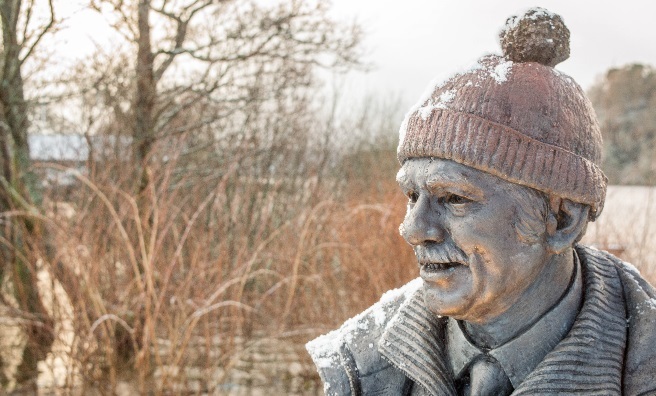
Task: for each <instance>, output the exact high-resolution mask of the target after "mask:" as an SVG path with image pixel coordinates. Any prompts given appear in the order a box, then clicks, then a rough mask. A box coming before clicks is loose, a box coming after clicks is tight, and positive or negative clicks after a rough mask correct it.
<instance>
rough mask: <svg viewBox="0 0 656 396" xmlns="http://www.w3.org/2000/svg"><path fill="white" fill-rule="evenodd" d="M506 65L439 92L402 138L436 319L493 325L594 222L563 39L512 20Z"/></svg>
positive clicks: (588, 129)
mask: <svg viewBox="0 0 656 396" xmlns="http://www.w3.org/2000/svg"><path fill="white" fill-rule="evenodd" d="M501 45H502V48H503V50H504V56H495V55H488V56H484V57H483V58H481V59H479V61H478V62H477V63H476V64H475V65H474V66H473V67H471V68H470V69H469V70H467V71H464V72H462V73H458V74H455V75H454V76H452V77H451V78H450V79H448V80H446V81H444V82H442V83H440V84H438V85H436V86H435V87H433V88H432V89H431V91H430V96H427V97H426V98H424V99H422V100H421V101H420V102H419V103H418V104H417V105H416V106H415V107H414V108H413V109H412V110H411V111H410V112H409V113H408V115H407V116H406V119H405V120H404V122H403V125H402V126H401V130H400V141H399V147H398V158H399V161H400V163H401V165H402V166H401V170H400V171H399V174H398V176H397V179H398V181H399V184H400V186H401V188H402V190H403V191H404V192H405V193H406V195H407V196H408V199H409V203H408V209H407V214H406V217H405V220H404V221H403V224H402V225H401V234H402V236H403V237H404V238H405V239H406V240H407V241H408V242H409V243H410V244H411V245H412V246H413V247H414V249H415V253H416V255H417V258H418V261H419V264H420V273H421V276H422V277H423V278H424V280H425V299H426V303H427V306H428V307H429V309H431V310H432V311H433V312H434V313H436V314H439V315H449V316H453V317H456V318H458V319H464V320H468V321H474V322H484V321H487V320H491V319H493V318H495V317H497V316H499V315H500V314H502V313H503V312H504V311H506V310H508V309H509V308H510V307H511V306H513V305H516V304H517V303H518V300H519V298H520V297H521V296H522V295H525V292H526V290H528V289H530V288H531V287H533V285H534V284H536V283H537V282H542V283H544V282H548V279H544V277H549V276H552V275H553V274H552V273H551V272H550V271H549V268H548V266H549V263H550V262H552V261H553V260H552V259H553V257H557V256H563V255H571V254H572V247H573V245H574V244H575V243H576V242H577V241H578V240H579V239H580V237H581V236H582V235H583V233H584V232H585V228H586V224H587V222H588V221H593V220H594V219H596V218H597V216H598V215H599V214H600V212H601V210H602V208H603V203H604V198H605V192H606V177H605V176H604V174H603V173H602V171H601V169H600V168H599V163H600V157H601V134H600V131H599V126H598V124H597V121H596V117H595V114H594V111H593V109H592V106H591V104H590V102H589V100H588V99H587V98H586V96H585V94H584V92H583V90H582V89H581V87H580V86H579V85H578V84H577V83H576V82H575V81H574V80H573V79H572V78H571V77H569V76H567V75H565V74H563V73H561V72H559V71H557V70H555V69H554V68H553V66H555V65H556V64H557V63H559V62H561V61H563V60H564V59H567V57H568V56H569V31H568V30H567V27H566V26H565V25H564V24H563V22H562V19H561V18H560V17H559V16H557V15H554V14H551V13H549V12H548V11H546V10H543V9H531V10H529V11H527V12H526V13H525V14H524V15H522V16H519V17H512V18H510V19H509V20H508V21H507V23H506V27H505V28H504V30H503V31H502V32H501Z"/></svg>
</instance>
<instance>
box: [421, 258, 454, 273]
mask: <svg viewBox="0 0 656 396" xmlns="http://www.w3.org/2000/svg"><path fill="white" fill-rule="evenodd" d="M460 265H462V264H461V263H457V262H454V261H452V262H448V263H425V264H421V269H422V271H426V272H441V271H447V270H450V269H452V268H455V267H457V266H460Z"/></svg>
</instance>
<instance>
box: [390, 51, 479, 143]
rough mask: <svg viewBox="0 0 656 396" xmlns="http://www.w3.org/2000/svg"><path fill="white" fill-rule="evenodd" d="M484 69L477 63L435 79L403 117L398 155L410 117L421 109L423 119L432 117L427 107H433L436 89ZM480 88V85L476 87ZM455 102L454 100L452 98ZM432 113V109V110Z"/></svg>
mask: <svg viewBox="0 0 656 396" xmlns="http://www.w3.org/2000/svg"><path fill="white" fill-rule="evenodd" d="M481 69H484V66H483V65H481V64H480V62H478V60H477V61H475V62H473V63H471V64H470V65H469V66H468V67H467V68H465V69H464V70H462V71H460V72H457V73H455V74H451V75H441V76H439V77H437V78H434V79H433V80H432V81H431V82H430V84H428V86H427V87H426V89H425V90H424V93H423V94H422V95H421V96H420V97H419V100H418V101H417V102H416V103H415V104H414V106H412V107H411V108H410V110H408V112H407V113H406V114H405V117H403V121H402V122H401V126H400V127H399V145H398V147H397V150H396V152H397V154H398V153H399V152H400V150H401V145H402V144H403V141H404V140H405V134H406V132H407V131H408V123H409V122H410V117H411V116H412V115H413V114H414V113H415V112H417V111H418V110H420V109H421V113H420V116H421V117H422V119H424V120H426V118H428V115H430V112H429V110H428V108H426V106H432V96H433V92H435V90H436V89H439V88H441V87H443V86H444V85H446V83H447V82H449V81H451V80H452V79H454V78H457V77H459V76H461V75H463V74H467V73H473V72H475V71H476V70H481ZM476 86H478V84H477V85H476ZM451 100H453V98H451ZM430 111H432V109H430Z"/></svg>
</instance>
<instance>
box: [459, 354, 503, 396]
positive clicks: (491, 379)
mask: <svg viewBox="0 0 656 396" xmlns="http://www.w3.org/2000/svg"><path fill="white" fill-rule="evenodd" d="M512 391H513V386H512V384H511V383H510V380H509V379H508V376H507V375H506V373H505V372H504V371H503V368H502V367H501V364H499V362H498V361H497V360H496V359H495V358H493V357H492V356H488V355H479V356H477V357H476V358H475V359H474V360H472V362H471V363H470V364H469V368H468V370H466V373H465V375H463V376H462V377H461V378H460V380H459V381H458V392H459V394H461V395H463V396H506V395H509V394H510V393H511V392H512Z"/></svg>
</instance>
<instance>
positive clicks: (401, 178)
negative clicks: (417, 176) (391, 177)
mask: <svg viewBox="0 0 656 396" xmlns="http://www.w3.org/2000/svg"><path fill="white" fill-rule="evenodd" d="M396 182H397V183H398V184H399V187H401V189H402V190H414V189H415V188H416V186H415V183H413V182H412V180H410V178H409V177H408V175H407V174H406V173H405V172H401V171H399V173H398V174H397V175H396Z"/></svg>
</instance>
